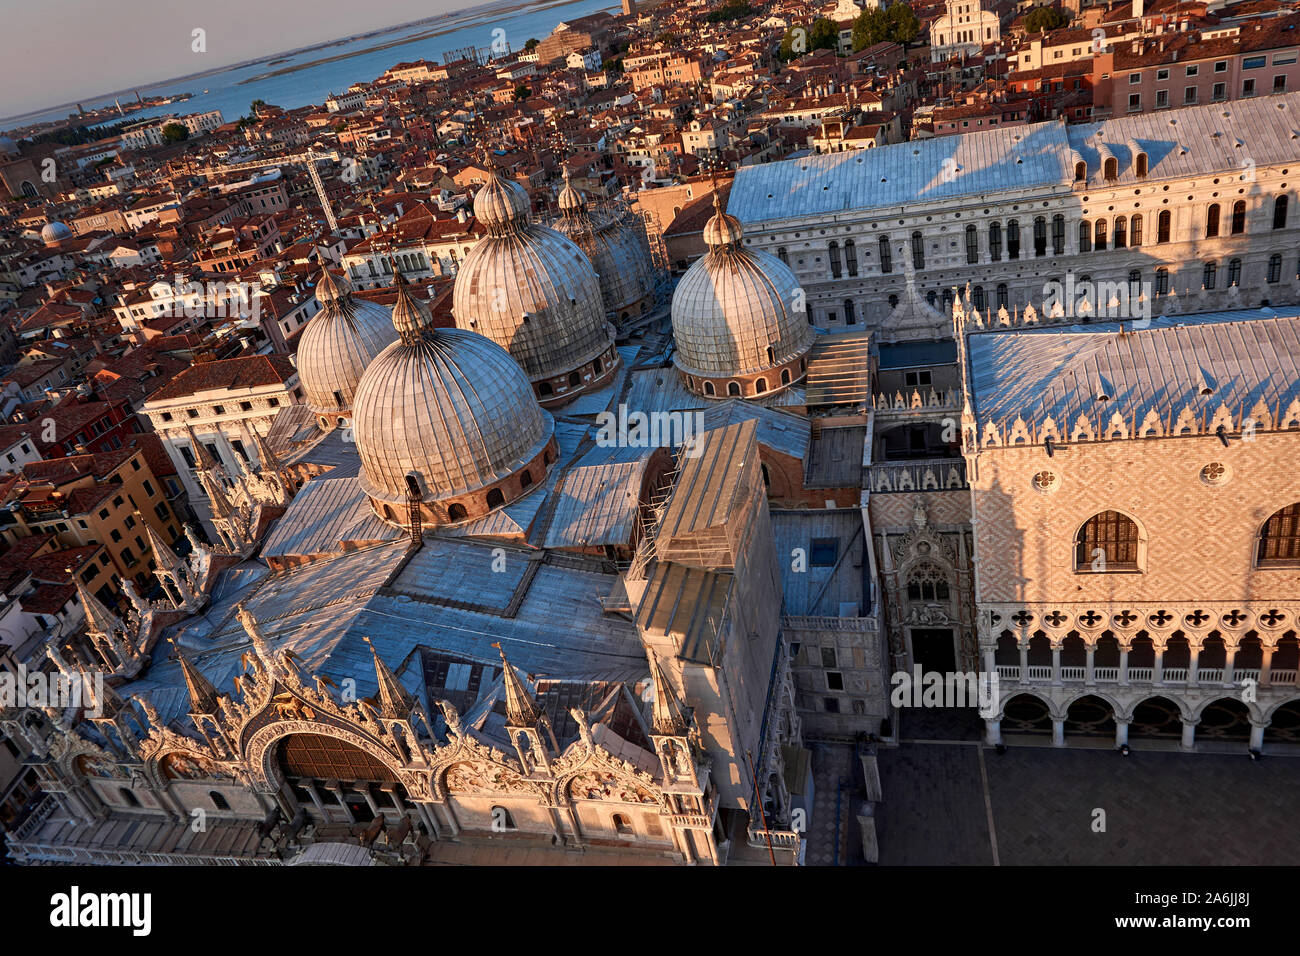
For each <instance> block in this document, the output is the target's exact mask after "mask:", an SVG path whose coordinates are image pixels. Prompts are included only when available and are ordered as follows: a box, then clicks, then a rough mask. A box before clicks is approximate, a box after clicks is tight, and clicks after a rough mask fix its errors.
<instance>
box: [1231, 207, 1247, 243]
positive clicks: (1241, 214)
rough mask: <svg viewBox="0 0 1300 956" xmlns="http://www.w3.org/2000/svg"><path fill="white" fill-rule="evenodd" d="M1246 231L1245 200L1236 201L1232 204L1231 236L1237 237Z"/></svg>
mask: <svg viewBox="0 0 1300 956" xmlns="http://www.w3.org/2000/svg"><path fill="white" fill-rule="evenodd" d="M1245 231H1246V200H1244V199H1238V200H1237V201H1236V202H1235V203H1233V204H1232V234H1233V235H1234V236H1239V235H1241V234H1242V233H1243V232H1245Z"/></svg>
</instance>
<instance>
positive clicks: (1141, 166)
mask: <svg viewBox="0 0 1300 956" xmlns="http://www.w3.org/2000/svg"><path fill="white" fill-rule="evenodd" d="M1147 163H1148V160H1147V154H1146V153H1138V154H1137V155H1136V156H1134V157H1133V172H1134V173H1136V174H1137V176H1138V178H1139V179H1140V178H1142V177H1145V176H1146V174H1147Z"/></svg>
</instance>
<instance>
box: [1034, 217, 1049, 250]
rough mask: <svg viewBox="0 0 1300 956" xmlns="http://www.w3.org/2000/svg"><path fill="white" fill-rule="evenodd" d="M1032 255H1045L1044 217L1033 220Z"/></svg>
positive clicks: (1045, 219)
mask: <svg viewBox="0 0 1300 956" xmlns="http://www.w3.org/2000/svg"><path fill="white" fill-rule="evenodd" d="M1034 255H1036V256H1045V255H1047V217H1045V216H1038V217H1036V218H1035V219H1034Z"/></svg>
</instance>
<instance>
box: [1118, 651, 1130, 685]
mask: <svg viewBox="0 0 1300 956" xmlns="http://www.w3.org/2000/svg"><path fill="white" fill-rule="evenodd" d="M1119 683H1120V686H1121V687H1127V686H1128V645H1127V644H1121V645H1120V646H1119Z"/></svg>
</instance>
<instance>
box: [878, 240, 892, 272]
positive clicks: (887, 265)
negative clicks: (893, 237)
mask: <svg viewBox="0 0 1300 956" xmlns="http://www.w3.org/2000/svg"><path fill="white" fill-rule="evenodd" d="M877 245H879V247H880V271H881V272H883V273H886V274H888V273H890V272H893V271H894V259H893V256H891V255H890V254H889V237H888V236H881V237H880V240H879V241H878V243H877Z"/></svg>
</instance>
